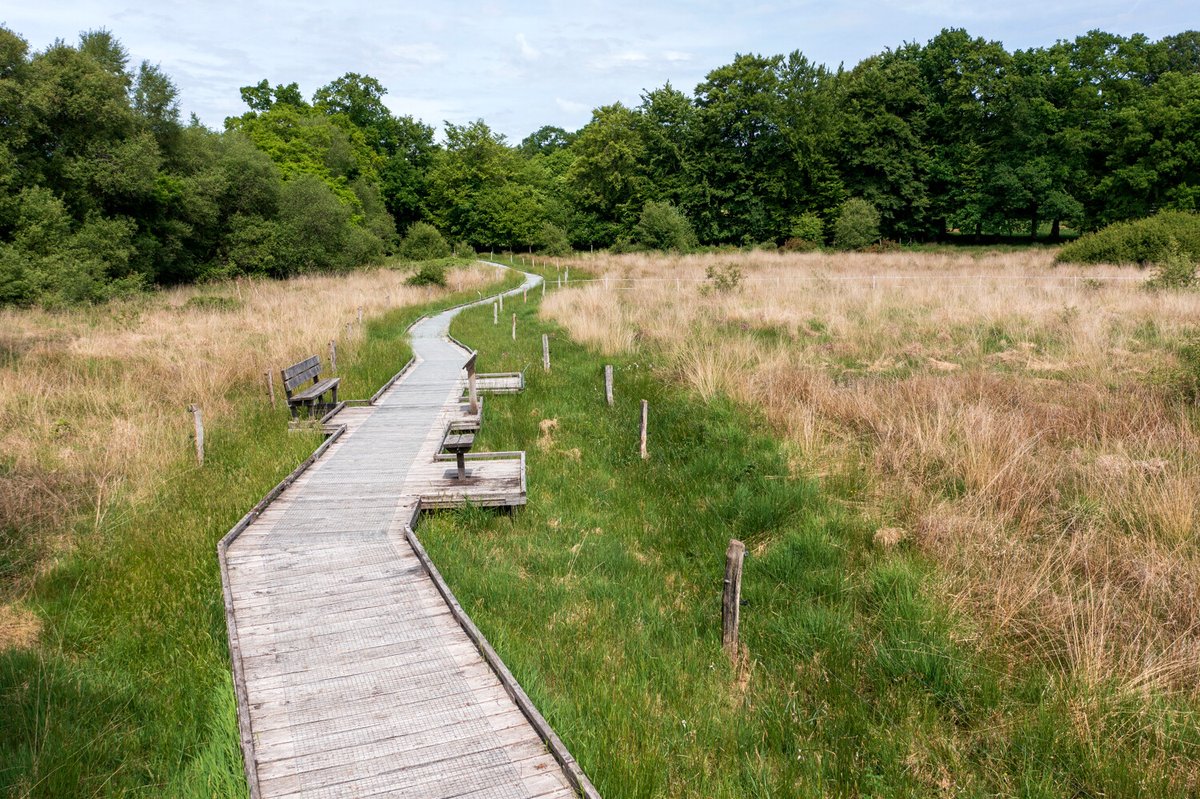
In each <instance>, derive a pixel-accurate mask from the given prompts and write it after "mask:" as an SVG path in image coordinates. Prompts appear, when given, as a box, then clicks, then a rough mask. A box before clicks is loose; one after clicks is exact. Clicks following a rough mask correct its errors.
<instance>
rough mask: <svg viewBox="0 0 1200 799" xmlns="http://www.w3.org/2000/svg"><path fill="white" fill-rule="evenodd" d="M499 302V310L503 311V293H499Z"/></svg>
mask: <svg viewBox="0 0 1200 799" xmlns="http://www.w3.org/2000/svg"><path fill="white" fill-rule="evenodd" d="M499 302H500V310H502V311H503V310H504V295H503V294H501V295H500V298H499Z"/></svg>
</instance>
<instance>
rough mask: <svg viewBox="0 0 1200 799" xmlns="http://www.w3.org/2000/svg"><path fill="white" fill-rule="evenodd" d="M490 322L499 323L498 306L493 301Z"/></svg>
mask: <svg viewBox="0 0 1200 799" xmlns="http://www.w3.org/2000/svg"><path fill="white" fill-rule="evenodd" d="M492 324H493V325H498V324H500V306H498V305H496V303H494V302H493V303H492Z"/></svg>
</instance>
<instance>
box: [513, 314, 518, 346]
mask: <svg viewBox="0 0 1200 799" xmlns="http://www.w3.org/2000/svg"><path fill="white" fill-rule="evenodd" d="M516 340H517V315H516V314H513V341H516Z"/></svg>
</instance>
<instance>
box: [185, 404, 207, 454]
mask: <svg viewBox="0 0 1200 799" xmlns="http://www.w3.org/2000/svg"><path fill="white" fill-rule="evenodd" d="M188 413H190V414H191V415H192V426H193V428H194V429H193V431H192V441H194V442H195V444H196V464H197V465H199V466H203V465H204V419H203V418H201V416H200V406H199V405H189V406H188Z"/></svg>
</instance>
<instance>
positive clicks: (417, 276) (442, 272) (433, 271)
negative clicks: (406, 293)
mask: <svg viewBox="0 0 1200 799" xmlns="http://www.w3.org/2000/svg"><path fill="white" fill-rule="evenodd" d="M405 282H406V283H408V285H410V286H445V285H446V265H445V264H444V263H441V262H440V261H426V262H425V263H423V264H421V266H420V267H419V268H418V269H417V271H416V272H413V274H412V276H411V277H409V279H408V280H406V281H405Z"/></svg>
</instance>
